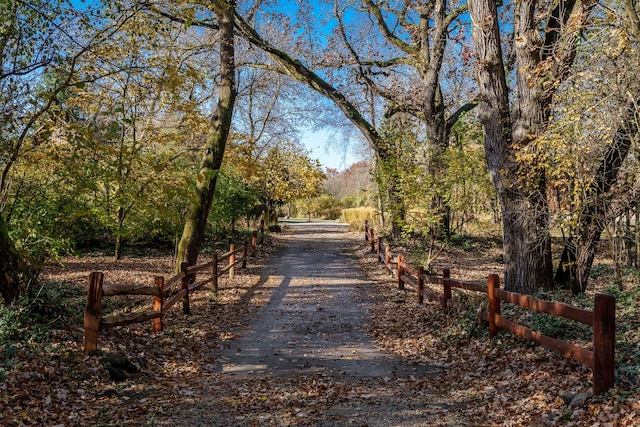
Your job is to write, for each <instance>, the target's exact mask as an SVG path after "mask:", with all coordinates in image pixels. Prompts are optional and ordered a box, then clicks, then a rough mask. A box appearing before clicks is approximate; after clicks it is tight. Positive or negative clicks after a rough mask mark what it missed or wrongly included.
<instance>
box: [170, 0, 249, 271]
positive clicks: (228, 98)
mask: <svg viewBox="0 0 640 427" xmlns="http://www.w3.org/2000/svg"><path fill="white" fill-rule="evenodd" d="M212 5H213V8H214V10H215V12H216V15H217V16H218V19H219V27H220V89H219V90H220V93H219V99H218V105H217V107H216V110H215V112H214V113H213V116H212V117H211V128H210V130H209V134H208V135H207V143H206V148H205V153H204V155H203V157H202V161H201V163H200V169H199V171H198V174H197V177H196V194H195V196H194V197H193V198H191V199H190V204H189V210H188V212H187V217H186V221H185V225H184V231H183V233H182V238H181V239H180V243H179V245H178V254H177V258H176V259H177V264H176V270H178V269H179V266H180V263H181V262H184V261H186V262H187V263H189V264H190V265H193V264H195V263H196V262H197V260H198V253H199V252H200V247H201V246H202V242H203V240H204V236H205V231H206V228H207V219H208V217H209V210H210V208H211V203H212V201H213V195H214V193H215V188H216V182H217V178H218V172H219V170H220V167H221V166H222V159H223V156H224V150H225V146H226V142H227V138H228V136H229V130H230V128H231V118H232V115H233V106H234V103H235V98H236V87H235V60H234V38H233V21H234V13H235V2H234V1H232V0H216V1H213V2H212Z"/></svg>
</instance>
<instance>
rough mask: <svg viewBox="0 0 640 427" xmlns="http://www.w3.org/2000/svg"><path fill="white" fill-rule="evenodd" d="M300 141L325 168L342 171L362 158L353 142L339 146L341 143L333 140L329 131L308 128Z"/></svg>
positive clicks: (310, 155) (311, 156)
mask: <svg viewBox="0 0 640 427" xmlns="http://www.w3.org/2000/svg"><path fill="white" fill-rule="evenodd" d="M300 142H301V143H302V144H303V145H304V146H305V147H306V148H307V150H309V152H310V154H309V157H310V158H312V159H318V160H319V161H320V163H321V164H322V166H323V168H326V167H329V168H333V169H338V170H340V171H342V170H345V169H347V168H348V167H349V166H351V165H352V164H353V163H355V162H357V161H359V160H361V158H360V156H358V155H357V154H356V153H354V149H353V147H352V145H353V144H349V146H347V147H339V146H338V145H340V144H336V143H335V142H334V141H332V134H331V132H328V131H315V132H314V131H310V130H307V131H305V132H304V133H303V134H302V136H301V137H300Z"/></svg>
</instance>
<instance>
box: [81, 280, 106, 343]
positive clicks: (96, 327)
mask: <svg viewBox="0 0 640 427" xmlns="http://www.w3.org/2000/svg"><path fill="white" fill-rule="evenodd" d="M103 278H104V274H103V273H102V272H97V271H94V272H93V273H91V274H89V278H88V286H87V305H86V307H85V309H84V352H85V354H86V353H89V352H90V351H92V350H96V349H97V348H98V336H99V335H100V319H102V281H103Z"/></svg>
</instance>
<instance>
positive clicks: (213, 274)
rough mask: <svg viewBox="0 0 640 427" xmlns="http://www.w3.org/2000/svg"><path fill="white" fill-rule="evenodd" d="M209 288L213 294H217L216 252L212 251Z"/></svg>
mask: <svg viewBox="0 0 640 427" xmlns="http://www.w3.org/2000/svg"><path fill="white" fill-rule="evenodd" d="M211 288H212V289H211V290H212V292H213V295H214V296H216V295H218V253H217V252H214V253H213V262H212V263H211Z"/></svg>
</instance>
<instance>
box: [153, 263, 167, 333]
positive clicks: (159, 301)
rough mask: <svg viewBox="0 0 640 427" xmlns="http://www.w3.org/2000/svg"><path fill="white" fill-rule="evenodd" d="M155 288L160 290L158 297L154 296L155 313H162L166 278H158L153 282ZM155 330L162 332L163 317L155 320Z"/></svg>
mask: <svg viewBox="0 0 640 427" xmlns="http://www.w3.org/2000/svg"><path fill="white" fill-rule="evenodd" d="M153 286H154V287H155V288H156V289H157V290H158V295H154V296H153V311H159V312H162V305H163V304H164V277H163V276H156V277H155V279H154V280H153ZM153 330H154V331H156V332H157V331H161V330H162V316H160V317H157V318H155V319H153Z"/></svg>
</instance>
